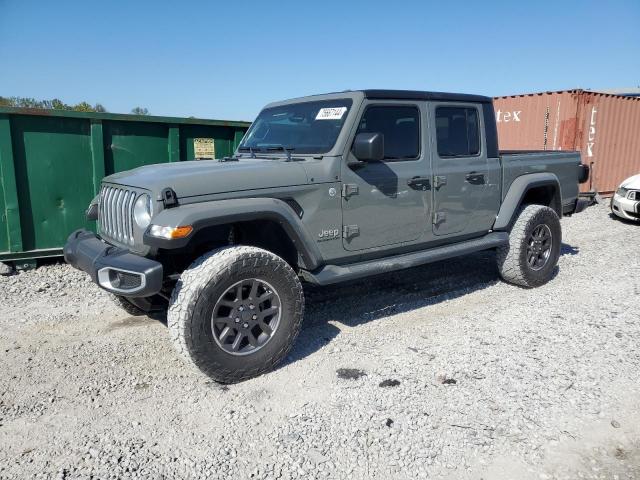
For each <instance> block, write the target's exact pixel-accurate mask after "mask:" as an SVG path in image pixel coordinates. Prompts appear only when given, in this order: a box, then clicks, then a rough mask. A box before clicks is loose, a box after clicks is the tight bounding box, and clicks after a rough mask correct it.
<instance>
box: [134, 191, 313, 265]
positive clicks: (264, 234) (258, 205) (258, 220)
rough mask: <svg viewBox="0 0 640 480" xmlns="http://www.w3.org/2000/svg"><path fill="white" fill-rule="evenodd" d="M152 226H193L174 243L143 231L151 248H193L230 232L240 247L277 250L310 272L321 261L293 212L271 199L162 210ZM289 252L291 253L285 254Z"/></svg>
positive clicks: (214, 202) (242, 200)
mask: <svg viewBox="0 0 640 480" xmlns="http://www.w3.org/2000/svg"><path fill="white" fill-rule="evenodd" d="M152 223H153V224H155V225H163V226H168V227H178V226H185V225H190V226H192V227H193V233H192V234H191V235H189V236H188V237H186V238H183V239H174V240H167V239H162V238H157V237H152V236H151V235H149V233H148V230H147V232H145V235H144V242H145V244H147V245H149V246H151V247H155V248H160V249H165V250H178V249H185V248H189V247H190V246H193V245H194V243H192V242H202V241H203V239H204V240H206V239H207V237H209V238H211V239H212V240H216V239H218V238H219V237H221V236H225V235H227V234H228V233H230V232H232V235H234V236H237V235H241V238H239V239H238V240H241V241H243V243H244V244H247V245H253V246H258V247H261V248H265V249H267V250H271V251H273V250H274V249H275V250H279V251H274V252H273V253H276V254H278V255H279V256H282V257H283V258H285V259H286V260H287V261H288V262H289V263H292V262H294V263H296V264H297V265H298V266H300V267H301V268H304V269H309V270H312V269H315V268H317V267H318V266H319V265H320V264H321V262H322V258H321V255H320V252H319V250H318V248H317V246H316V244H315V242H313V239H312V238H311V235H310V234H309V233H308V232H307V229H306V227H305V226H304V224H303V223H302V221H301V219H300V217H299V216H298V214H297V213H296V211H295V210H294V209H293V208H292V207H291V206H289V205H288V204H287V203H286V202H284V201H283V200H279V199H275V198H243V199H230V200H217V201H209V202H202V203H194V204H189V205H183V206H180V207H177V208H171V209H167V210H163V211H162V212H160V213H159V214H158V215H157V216H156V217H154V218H153V220H152ZM274 245H275V247H276V248H274ZM269 246H271V247H272V248H268V247H269ZM291 249H293V250H294V252H289V250H291ZM294 256H295V257H297V258H294Z"/></svg>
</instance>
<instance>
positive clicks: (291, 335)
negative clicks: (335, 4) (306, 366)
mask: <svg viewBox="0 0 640 480" xmlns="http://www.w3.org/2000/svg"><path fill="white" fill-rule="evenodd" d="M588 176H589V170H588V168H587V167H586V166H584V165H582V164H581V161H580V155H579V153H577V152H546V151H540V152H499V151H498V139H497V133H496V123H495V116H494V109H493V103H492V100H491V99H490V98H487V97H482V96H476V95H465V94H453V93H435V92H420V91H398V90H362V91H346V92H340V93H331V94H325V95H317V96H310V97H305V98H297V99H293V100H288V101H283V102H276V103H272V104H269V105H267V106H266V107H265V108H264V109H263V110H262V111H261V112H260V114H259V115H258V117H257V118H256V120H255V122H254V123H253V124H252V125H251V127H250V129H249V130H248V131H247V133H246V135H245V137H244V138H243V140H242V142H241V143H240V145H239V147H238V148H237V151H236V152H235V154H234V156H233V157H228V158H223V159H220V160H207V161H189V162H182V163H173V164H160V165H152V166H145V167H141V168H137V169H135V170H131V171H127V172H121V173H116V174H114V175H110V176H108V177H106V178H105V179H104V180H103V182H102V186H101V190H100V193H99V195H98V196H97V197H96V198H95V199H94V200H93V202H92V203H91V205H90V206H89V209H88V211H87V215H88V217H89V218H90V219H93V220H97V232H98V234H97V235H96V234H94V233H92V232H89V231H86V230H79V231H76V232H74V233H72V234H71V236H70V237H69V239H68V241H67V244H66V246H65V249H64V253H65V258H66V260H67V262H69V263H70V264H71V265H74V266H75V267H76V268H79V269H81V270H83V271H85V272H87V273H88V274H89V275H91V277H92V279H93V280H94V281H95V282H96V283H97V284H98V285H100V287H102V288H103V289H105V290H107V291H109V292H111V293H112V294H113V295H114V299H115V300H116V301H117V302H118V303H119V304H120V305H121V306H122V307H124V308H125V309H126V310H127V311H128V312H130V313H134V314H135V313H138V314H139V313H140V312H150V311H153V310H166V311H167V323H168V328H169V332H170V336H171V338H172V340H173V343H174V344H175V346H176V347H177V349H178V350H179V351H180V352H181V353H182V354H183V355H184V357H185V358H186V359H187V360H188V361H189V362H191V363H192V364H195V365H196V366H197V367H198V368H199V369H201V370H202V371H203V372H204V373H205V374H207V375H209V376H210V377H211V378H213V379H214V380H216V381H218V382H222V383H233V382H238V381H242V380H245V379H247V378H251V377H254V376H257V375H260V374H262V373H264V372H267V371H269V370H270V369H273V368H274V366H276V365H277V364H278V362H280V361H281V360H282V359H283V358H284V357H285V356H286V355H287V352H288V351H289V350H290V348H291V346H292V344H293V342H294V340H295V338H296V335H297V334H298V331H299V329H300V324H301V321H302V317H303V312H304V303H305V301H304V293H303V289H302V283H301V282H310V283H313V284H317V285H327V284H332V283H336V282H347V281H359V282H361V283H362V285H363V289H366V280H364V279H365V278H366V277H369V276H371V275H376V274H380V273H384V272H389V271H393V270H398V269H403V268H407V267H413V266H416V265H422V264H426V263H429V262H434V261H439V260H443V259H447V258H451V257H454V256H458V255H465V254H468V253H471V252H476V251H479V250H488V249H491V250H495V252H496V256H495V257H496V261H497V266H498V270H499V273H500V275H501V276H502V278H503V279H504V280H506V281H507V282H511V283H513V284H516V285H519V286H521V287H535V286H538V285H542V284H544V283H545V282H547V281H549V280H550V279H551V278H552V276H553V273H554V269H555V268H556V263H557V261H558V257H559V253H560V246H561V241H562V238H561V228H560V218H561V217H562V216H563V215H571V214H573V213H576V212H578V211H580V210H581V209H583V208H584V206H585V203H584V202H582V201H581V200H582V199H580V198H579V195H578V184H579V183H580V182H585V181H586V180H587V178H588ZM470 274H473V273H472V272H470Z"/></svg>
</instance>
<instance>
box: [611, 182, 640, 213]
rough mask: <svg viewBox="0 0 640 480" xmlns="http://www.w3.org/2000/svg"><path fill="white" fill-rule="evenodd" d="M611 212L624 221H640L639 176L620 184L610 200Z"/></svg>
mask: <svg viewBox="0 0 640 480" xmlns="http://www.w3.org/2000/svg"><path fill="white" fill-rule="evenodd" d="M611 211H612V212H613V214H614V215H617V216H618V217H620V218H624V219H625V220H635V221H640V175H634V176H633V177H629V178H627V179H626V180H625V181H624V182H622V183H621V184H620V187H618V190H616V193H614V194H613V197H612V198H611Z"/></svg>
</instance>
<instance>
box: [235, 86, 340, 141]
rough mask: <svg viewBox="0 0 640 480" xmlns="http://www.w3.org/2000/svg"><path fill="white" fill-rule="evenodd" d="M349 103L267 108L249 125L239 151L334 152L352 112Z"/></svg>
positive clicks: (338, 100)
mask: <svg viewBox="0 0 640 480" xmlns="http://www.w3.org/2000/svg"><path fill="white" fill-rule="evenodd" d="M351 103H352V102H351V100H350V99H337V100H322V101H317V102H303V103H290V104H287V105H282V106H280V107H272V108H266V109H264V110H262V111H261V112H260V114H259V115H258V118H256V119H255V121H254V122H253V123H252V124H251V127H250V128H249V131H248V132H247V134H246V135H245V137H244V139H243V140H242V143H241V144H240V147H239V148H238V150H239V151H241V152H242V151H249V150H250V149H251V150H253V151H255V152H277V151H278V150H282V149H284V148H287V149H292V150H293V151H294V152H295V153H326V152H328V151H329V150H331V149H332V148H333V146H334V145H335V143H336V139H337V138H338V135H339V134H340V130H342V126H343V125H344V122H345V120H346V118H347V114H348V113H349V109H350V108H351Z"/></svg>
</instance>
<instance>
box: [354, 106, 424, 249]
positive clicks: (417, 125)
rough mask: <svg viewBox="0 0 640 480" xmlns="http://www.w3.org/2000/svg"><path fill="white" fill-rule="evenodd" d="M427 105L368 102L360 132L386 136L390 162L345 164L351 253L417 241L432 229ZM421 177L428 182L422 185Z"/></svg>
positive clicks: (362, 117) (362, 115)
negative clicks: (425, 135) (425, 129)
mask: <svg viewBox="0 0 640 480" xmlns="http://www.w3.org/2000/svg"><path fill="white" fill-rule="evenodd" d="M425 120H426V112H425V104H424V103H411V102H386V103H385V102H367V103H365V105H364V106H363V110H362V114H361V118H360V121H359V124H358V128H357V131H356V132H354V133H353V135H352V139H351V142H353V138H355V135H357V134H358V133H361V132H371V133H373V132H377V133H381V134H382V135H383V136H384V146H385V158H384V160H383V161H381V162H367V163H364V162H360V163H358V160H357V159H356V158H355V157H354V156H353V154H352V153H351V152H349V153H348V154H347V159H346V160H347V161H346V162H343V167H342V168H343V171H342V181H343V197H342V208H343V223H344V230H343V242H344V248H345V249H346V250H351V251H353V250H365V249H369V248H376V247H384V246H389V245H397V244H402V243H407V242H413V241H417V240H419V239H420V238H421V237H423V235H424V233H425V231H426V230H430V228H428V225H429V216H430V197H431V192H430V190H429V178H428V177H429V174H430V171H429V170H430V169H429V157H428V155H427V154H425V151H426V148H425V145H426V143H425V142H424V140H423V136H422V135H421V128H422V127H421V125H423V124H424V122H425ZM419 178H423V179H424V182H423V183H420V181H419V180H418V179H419Z"/></svg>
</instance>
